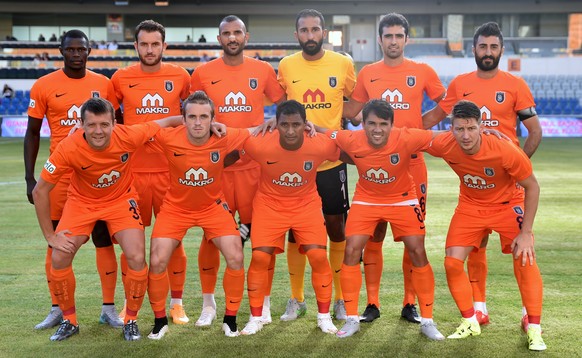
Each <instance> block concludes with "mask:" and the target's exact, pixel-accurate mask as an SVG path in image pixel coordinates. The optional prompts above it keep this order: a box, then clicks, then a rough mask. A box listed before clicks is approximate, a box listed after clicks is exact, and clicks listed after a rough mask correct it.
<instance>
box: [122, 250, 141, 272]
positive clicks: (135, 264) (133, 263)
mask: <svg viewBox="0 0 582 358" xmlns="http://www.w3.org/2000/svg"><path fill="white" fill-rule="evenodd" d="M125 257H126V259H127V266H128V267H129V268H130V269H132V270H134V271H139V270H141V269H143V267H144V265H145V253H144V252H142V251H141V250H133V251H132V252H126V253H125Z"/></svg>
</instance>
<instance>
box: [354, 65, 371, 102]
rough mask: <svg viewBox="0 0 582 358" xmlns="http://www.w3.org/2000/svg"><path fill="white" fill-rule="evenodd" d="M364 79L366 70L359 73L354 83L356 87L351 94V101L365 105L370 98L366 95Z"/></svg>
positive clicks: (363, 69)
mask: <svg viewBox="0 0 582 358" xmlns="http://www.w3.org/2000/svg"><path fill="white" fill-rule="evenodd" d="M365 77H366V68H365V67H364V68H362V70H361V71H360V73H358V80H357V81H356V87H355V88H354V92H353V93H352V99H353V100H355V101H358V102H360V103H366V102H368V100H370V96H369V95H368V91H367V90H366V86H365V85H364V83H365V82H366V80H365Z"/></svg>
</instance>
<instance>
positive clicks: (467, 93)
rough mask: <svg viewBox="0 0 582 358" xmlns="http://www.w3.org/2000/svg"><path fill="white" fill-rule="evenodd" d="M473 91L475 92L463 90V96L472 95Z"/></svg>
mask: <svg viewBox="0 0 582 358" xmlns="http://www.w3.org/2000/svg"><path fill="white" fill-rule="evenodd" d="M471 93H473V92H463V97H467V96H469V95H471Z"/></svg>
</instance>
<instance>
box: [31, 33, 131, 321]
mask: <svg viewBox="0 0 582 358" xmlns="http://www.w3.org/2000/svg"><path fill="white" fill-rule="evenodd" d="M59 51H60V53H61V55H63V62H64V66H63V69H62V70H57V71H55V72H52V73H50V74H48V75H46V76H43V77H41V78H40V79H38V81H36V82H35V83H34V85H33V86H32V89H31V92H30V104H29V107H28V126H27V128H26V135H25V137H24V167H25V171H26V193H27V195H28V201H29V202H30V203H31V204H34V201H33V198H32V189H34V186H35V185H36V179H35V177H34V167H35V163H36V157H37V155H38V150H39V143H40V129H41V126H42V120H43V117H45V116H46V118H47V120H48V124H49V127H50V130H51V144H50V149H49V152H50V153H53V152H54V151H55V149H56V147H57V145H58V144H59V143H60V142H61V141H62V140H63V139H64V138H66V137H67V135H68V134H69V131H70V130H71V128H72V127H73V126H74V125H75V124H77V122H78V121H79V119H80V118H81V112H80V110H81V105H82V104H83V103H84V102H85V101H86V100H87V99H89V98H96V97H102V98H106V99H108V100H109V101H111V102H114V103H117V101H116V100H115V93H114V91H113V86H112V85H111V82H110V81H109V79H108V78H107V77H105V76H102V75H99V74H96V73H95V72H92V71H90V70H87V58H88V57H89V54H90V53H91V48H90V47H89V40H88V38H87V35H85V34H84V33H83V32H82V31H79V30H70V31H68V32H66V33H65V34H64V36H63V38H62V39H61V46H60V47H59ZM71 174H72V172H70V173H67V174H64V175H63V177H62V178H61V180H60V181H59V182H58V183H57V185H56V187H55V189H54V190H52V191H51V214H50V216H51V220H52V221H53V228H56V225H57V224H58V222H59V220H60V219H61V215H62V212H63V207H64V205H65V201H66V200H67V189H68V187H69V183H70V180H71ZM91 237H92V239H93V244H95V254H96V255H95V256H96V260H97V271H98V272H99V277H100V279H101V290H102V294H103V307H102V309H101V316H100V319H99V321H100V322H101V323H108V324H109V325H111V326H113V327H121V326H123V321H121V320H120V319H119V318H118V317H117V312H116V310H115V303H114V302H115V286H116V284H117V260H116V258H115V250H114V248H113V244H112V243H111V238H110V236H109V232H108V231H107V227H106V226H105V224H104V223H103V222H98V223H97V224H96V225H95V228H94V230H93V234H92V235H91ZM51 256H52V247H51V246H49V247H48V248H47V253H46V260H45V272H46V277H47V281H48V283H49V291H50V293H51V298H52V303H53V306H52V308H51V311H50V312H49V314H48V316H47V317H46V318H45V319H44V320H43V321H42V322H41V323H39V324H37V325H36V326H35V327H34V328H35V329H47V328H51V327H54V326H56V325H58V324H60V323H61V321H62V317H63V314H62V312H61V310H60V308H59V306H58V303H57V298H56V297H55V295H54V292H53V291H52V290H51V289H50V287H51V286H50V284H51V280H52V279H51V276H50V267H51Z"/></svg>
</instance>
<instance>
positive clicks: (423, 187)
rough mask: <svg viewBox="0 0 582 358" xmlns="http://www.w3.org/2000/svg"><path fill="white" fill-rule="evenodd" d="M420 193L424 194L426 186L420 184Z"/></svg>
mask: <svg viewBox="0 0 582 358" xmlns="http://www.w3.org/2000/svg"><path fill="white" fill-rule="evenodd" d="M420 192H421V193H422V194H426V184H420Z"/></svg>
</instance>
